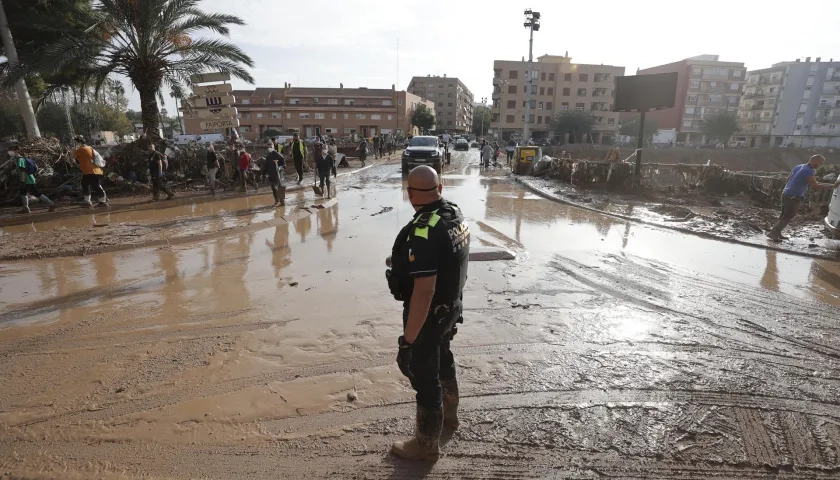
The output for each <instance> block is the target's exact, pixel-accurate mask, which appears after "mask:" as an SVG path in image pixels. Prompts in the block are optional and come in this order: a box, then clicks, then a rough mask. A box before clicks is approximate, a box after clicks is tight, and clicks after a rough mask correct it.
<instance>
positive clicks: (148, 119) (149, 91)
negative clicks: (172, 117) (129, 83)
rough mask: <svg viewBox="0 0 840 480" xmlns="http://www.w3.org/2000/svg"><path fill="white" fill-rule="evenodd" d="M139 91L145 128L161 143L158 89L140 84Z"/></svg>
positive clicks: (147, 132)
mask: <svg viewBox="0 0 840 480" xmlns="http://www.w3.org/2000/svg"><path fill="white" fill-rule="evenodd" d="M137 92H138V93H139V94H140V112H141V117H142V119H143V130H145V131H146V135H147V136H148V137H149V138H150V139H152V140H153V141H154V142H155V143H160V140H161V139H160V111H159V110H158V104H157V89H155V88H154V87H151V88H150V87H140V86H138V88H137Z"/></svg>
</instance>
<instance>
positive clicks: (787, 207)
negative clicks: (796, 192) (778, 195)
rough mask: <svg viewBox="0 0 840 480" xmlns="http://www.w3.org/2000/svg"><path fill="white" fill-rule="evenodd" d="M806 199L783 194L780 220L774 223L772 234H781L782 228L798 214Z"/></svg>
mask: <svg viewBox="0 0 840 480" xmlns="http://www.w3.org/2000/svg"><path fill="white" fill-rule="evenodd" d="M804 200H805V199H804V198H802V197H794V196H792V195H782V214H781V215H779V220H777V221H776V224H775V225H773V228H771V229H770V234H771V235H781V234H782V230H784V229H785V227H787V226H788V223H790V221H791V220H793V217H795V216H796V212H798V211H799V207H801V206H802V202H803V201H804Z"/></svg>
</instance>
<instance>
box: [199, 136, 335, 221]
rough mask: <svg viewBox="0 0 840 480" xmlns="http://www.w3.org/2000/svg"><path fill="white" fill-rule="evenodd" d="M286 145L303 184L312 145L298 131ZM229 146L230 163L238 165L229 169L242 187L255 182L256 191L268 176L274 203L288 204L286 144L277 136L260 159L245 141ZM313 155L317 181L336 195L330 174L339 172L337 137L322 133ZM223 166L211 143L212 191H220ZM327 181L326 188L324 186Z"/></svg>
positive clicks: (327, 192) (209, 179)
mask: <svg viewBox="0 0 840 480" xmlns="http://www.w3.org/2000/svg"><path fill="white" fill-rule="evenodd" d="M285 148H286V149H287V151H288V152H289V154H288V155H289V157H291V160H292V161H293V162H294V165H295V171H296V172H297V183H298V184H300V183H301V182H303V165H304V161H305V160H306V157H307V155H308V153H309V149H308V148H307V146H306V143H305V142H304V141H303V140H302V139H301V138H300V136H299V135H298V134H297V133H295V134H294V136H293V137H292V139H291V140H290V141H289V142H287V143H286V145H285ZM227 149H228V151H229V157H230V158H231V161H230V165H232V166H234V165H235V168H232V172H227V177H228V178H230V179H231V181H233V182H235V183H238V184H239V191H241V192H245V191H246V183H247V184H250V185H252V186H253V187H254V191H259V180H262V179H265V180H267V181H268V184H269V185H270V186H271V193H272V194H273V195H274V206H275V207H279V206H283V205H285V204H286V201H285V198H286V186H285V172H286V157H285V156H284V155H283V150H284V145H283V144H281V143H279V142H278V141H277V139H276V138H272V139H271V140H270V143H269V145H268V152H267V153H266V155H265V157H263V158H261V159H260V160H259V162H256V163H255V162H254V161H253V159H252V158H251V154H250V153H248V152H247V151H246V150H245V146H244V145H243V144H242V143H241V142H232V143H231V144H229V145H228V147H227ZM313 156H314V160H315V162H314V163H315V178H316V182H317V181H320V188H321V189H322V191H324V195H325V196H326V197H327V198H329V197H331V196H332V188H331V182H330V174H332V176H333V177H336V175H337V172H336V169H335V160H336V158H337V157H338V149H337V147H336V145H335V140H332V139H330V140H329V142H326V141H324V139H323V137H320V136H318V137H317V139H316V141H315V144H314V146H313ZM220 168H221V162H220V161H219V156H218V155H217V154H216V150H215V148H214V147H213V145H212V144H210V145H209V146H208V147H207V183H208V184H209V185H210V193H211V194H215V193H216V183H217V182H218V180H217V179H216V176H217V174H218V171H219V169H220ZM325 185H326V190H323V189H324V186H325Z"/></svg>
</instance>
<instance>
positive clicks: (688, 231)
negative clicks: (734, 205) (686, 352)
mask: <svg viewBox="0 0 840 480" xmlns="http://www.w3.org/2000/svg"><path fill="white" fill-rule="evenodd" d="M513 178H514V181H516V182H517V183H520V184H521V185H522V186H524V187H525V188H527V189H528V190H530V191H532V192H534V193H536V194H537V195H539V196H541V197H544V198H546V199H548V200H552V201H555V202H557V203H562V204H564V205H570V206H572V207H576V208H581V209H583V210H587V211H590V212H593V213H599V214H601V215H606V216H608V217H613V218H618V219H621V220H625V221H628V222H634V223H639V224H642V225H648V226H651V227H657V228H662V229H665V230H672V231H675V232H680V233H685V234H688V235H694V236H696V237H702V238H708V239H711V240H718V241H721V242H728V243H734V244H737V245H743V246H746V247H753V248H759V249H762V250H770V251H774V252H780V253H787V254H790V255H798V256H800V257H807V258H818V259H820V260H830V261H833V262H840V257H838V256H834V257H832V256H828V255H821V254H818V253H809V252H800V251H798V250H788V249H785V248H781V247H775V246H773V245H758V244H755V243H751V242H746V241H743V240H738V239H735V238H727V237H720V236H718V235H715V234H712V233H707V232H698V231H696V230H691V229H690V228H682V227H677V226H669V225H662V224H659V223H655V222H650V221H647V220H642V219H640V218H636V217H630V216H627V215H622V214H620V213H612V212H605V211H603V210H598V209H597V208H593V207H590V206H587V205H584V204H580V203H576V202H572V201H570V200H567V199H565V198H563V197H561V196H559V195H555V194H553V193H548V192H546V191H544V190H543V189H540V188H538V187H536V186H534V185H531V184H530V183H529V182H527V181H526V180H523V179H522V178H521V177H520V176H519V175H513Z"/></svg>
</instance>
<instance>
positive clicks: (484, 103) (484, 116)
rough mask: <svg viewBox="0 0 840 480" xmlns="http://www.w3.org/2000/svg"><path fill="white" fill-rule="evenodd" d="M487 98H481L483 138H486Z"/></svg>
mask: <svg viewBox="0 0 840 480" xmlns="http://www.w3.org/2000/svg"><path fill="white" fill-rule="evenodd" d="M486 105H487V97H481V106H482V107H484V108H482V109H481V138H484V120H485V119H486V118H487V107H486Z"/></svg>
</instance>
